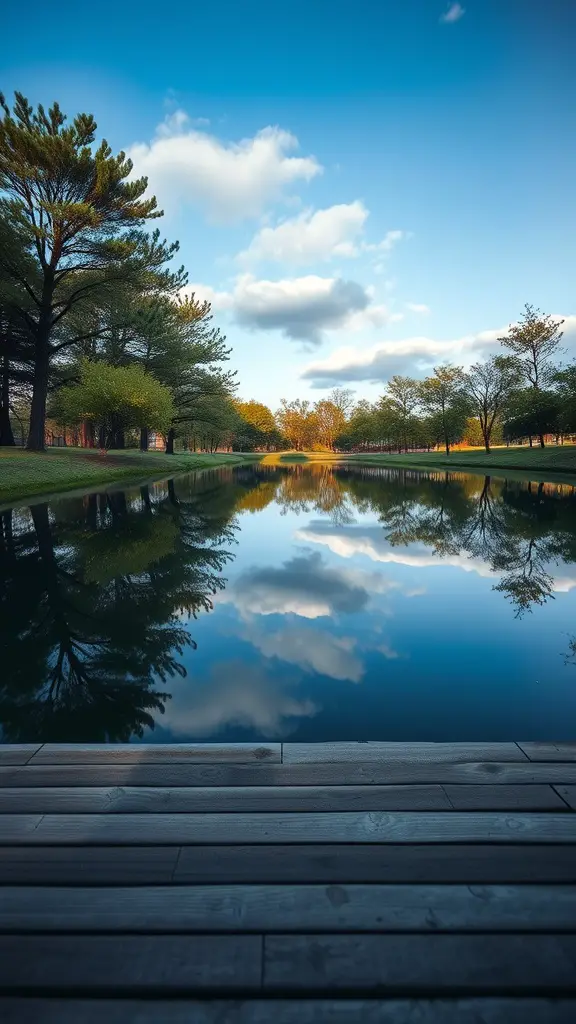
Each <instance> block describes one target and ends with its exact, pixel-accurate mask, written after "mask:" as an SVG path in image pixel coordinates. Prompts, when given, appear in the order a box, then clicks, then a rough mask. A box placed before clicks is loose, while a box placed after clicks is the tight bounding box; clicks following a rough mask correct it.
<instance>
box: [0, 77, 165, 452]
mask: <svg viewBox="0 0 576 1024" xmlns="http://www.w3.org/2000/svg"><path fill="white" fill-rule="evenodd" d="M0 105H1V106H2V108H3V111H4V116H3V117H2V118H1V119H0V193H2V196H3V198H2V199H1V200H0V217H2V218H4V219H6V220H8V221H9V222H10V223H11V224H12V225H13V226H14V227H15V229H17V230H18V231H20V232H21V233H22V235H23V236H24V238H25V242H26V248H27V252H28V253H29V256H30V259H31V263H32V266H30V267H28V269H27V270H23V268H22V261H21V259H20V258H16V257H15V256H14V254H13V253H11V251H10V249H8V250H5V249H4V248H2V250H1V251H0V271H1V272H2V273H3V274H4V275H7V276H8V277H10V278H11V279H12V280H13V281H14V283H15V284H17V285H18V286H19V287H20V288H21V289H22V290H23V292H24V293H25V294H26V302H27V303H29V304H30V308H25V307H24V306H23V304H22V303H20V304H18V302H17V300H15V299H14V300H13V311H15V312H16V313H17V314H18V315H20V316H21V317H22V320H23V321H24V323H25V324H26V328H27V331H28V333H29V336H30V341H31V344H32V346H33V349H34V381H33V390H32V405H31V415H30V432H29V436H28V448H30V449H32V450H37V451H38V450H42V449H43V447H44V432H45V420H46V399H47V394H48V386H49V380H50V375H51V370H52V365H53V362H54V360H55V359H57V358H59V357H60V356H61V354H62V351H63V350H64V349H66V348H67V347H68V346H70V345H73V344H74V343H75V341H76V338H75V336H74V332H73V331H69V330H66V319H67V317H68V316H69V314H70V312H71V311H72V310H75V311H76V312H77V313H78V311H79V310H80V309H82V308H84V307H85V308H89V306H90V303H92V302H94V301H95V300H96V299H97V298H98V296H102V295H104V294H106V293H108V292H109V291H110V289H113V288H115V287H118V285H119V284H123V285H126V284H127V283H129V282H132V283H133V284H134V286H138V287H139V288H140V289H142V288H143V287H146V284H148V285H149V286H150V285H151V284H152V281H153V279H154V276H155V275H164V278H165V284H166V286H167V287H168V288H169V289H172V290H174V289H176V288H177V287H179V286H181V284H183V283H184V280H185V277H184V274H183V271H179V272H178V273H177V274H175V275H174V274H170V273H169V272H168V271H167V270H165V266H166V263H167V261H169V260H170V259H171V258H172V257H173V256H174V255H175V253H176V251H177V249H178V245H177V244H173V245H167V244H166V243H165V242H162V241H161V240H160V237H159V233H158V232H157V231H156V232H154V234H153V235H152V236H150V237H149V236H147V235H146V234H145V233H144V232H143V231H142V230H141V228H142V225H144V224H145V222H146V221H148V220H151V219H155V218H157V217H160V216H161V215H162V213H161V211H160V210H158V209H157V204H156V199H155V198H154V197H150V198H144V193H145V192H146V189H147V185H148V182H147V179H146V178H138V179H135V180H129V177H130V174H131V171H132V162H131V161H130V160H128V159H126V155H125V154H124V153H123V152H120V153H119V154H118V155H117V156H114V155H113V154H112V150H111V148H110V146H109V145H108V143H107V142H106V141H105V140H103V141H102V142H101V143H100V145H99V146H98V147H97V148H95V145H94V143H95V138H96V131H97V125H96V122H95V120H94V118H93V116H92V115H91V114H78V115H77V116H76V117H75V118H74V120H73V122H72V123H71V124H69V125H67V124H66V117H65V115H64V114H63V113H62V111H61V110H60V107H59V106H58V104H57V103H54V105H53V106H52V107H50V109H49V110H48V111H45V109H44V107H43V106H42V105H41V104H39V105H38V107H37V109H36V111H34V110H33V108H32V106H31V105H30V104H29V102H28V100H27V99H26V98H25V97H24V96H23V95H22V93H18V92H17V93H16V94H15V103H14V106H13V109H12V111H11V110H10V108H9V106H8V104H7V103H6V101H5V99H4V96H3V95H2V94H0Z"/></svg>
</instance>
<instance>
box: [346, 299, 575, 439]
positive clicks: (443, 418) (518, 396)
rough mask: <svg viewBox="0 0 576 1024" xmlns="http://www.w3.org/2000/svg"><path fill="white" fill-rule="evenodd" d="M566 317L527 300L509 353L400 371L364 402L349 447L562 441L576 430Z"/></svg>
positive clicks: (506, 340)
mask: <svg viewBox="0 0 576 1024" xmlns="http://www.w3.org/2000/svg"><path fill="white" fill-rule="evenodd" d="M562 323H563V321H560V322H558V321H557V320H556V319H554V318H553V317H552V316H549V315H547V314H543V313H541V312H540V310H538V309H534V307H533V306H530V305H526V306H525V309H524V313H523V315H522V317H521V318H520V320H519V321H518V323H515V324H512V325H511V326H510V328H509V330H508V333H507V334H506V335H504V336H503V337H501V338H499V339H498V340H499V342H500V344H501V347H502V349H503V352H502V354H498V355H492V356H490V357H489V358H488V359H486V360H485V361H484V362H477V363H475V364H474V365H473V366H471V367H470V368H469V369H468V370H464V369H463V368H462V367H460V366H453V365H449V364H444V365H442V366H437V367H435V369H434V371H433V373H432V374H431V375H430V376H429V377H427V378H426V379H425V380H416V379H414V378H412V377H404V376H400V375H395V376H393V377H391V379H390V380H389V381H388V383H387V385H386V388H385V391H384V394H383V395H382V397H381V398H380V399H379V400H378V401H377V402H375V403H373V404H370V403H369V402H360V403H358V405H357V406H356V408H355V409H354V411H353V414H352V416H351V418H350V420H349V422H348V424H347V429H346V431H345V432H344V433H343V434H342V435H340V437H339V438H338V444H339V446H340V447H342V448H344V449H352V448H368V449H370V448H374V447H377V448H380V449H384V450H389V451H392V450H396V451H398V452H402V451H409V450H411V449H419V450H422V449H427V450H428V451H429V450H430V449H432V448H436V447H443V448H444V449H445V451H446V453H447V454H449V453H450V449H451V447H452V446H453V445H455V444H458V443H461V442H467V443H469V444H471V445H482V446H483V447H484V448H485V449H486V451H487V452H489V451H490V449H491V446H492V445H493V444H495V443H502V441H505V442H507V443H511V442H516V443H517V442H523V441H528V443H529V444H530V446H532V445H533V443H534V441H535V440H536V441H537V443H539V444H540V445H541V447H544V446H545V444H546V440H545V439H546V436H549V435H553V436H554V437H555V438H556V439H562V438H564V437H565V436H566V435H572V434H574V433H575V432H576V364H572V365H571V366H568V367H563V366H562V365H561V364H560V363H559V362H558V359H559V356H560V355H561V349H560V342H561V339H562V331H561V326H562Z"/></svg>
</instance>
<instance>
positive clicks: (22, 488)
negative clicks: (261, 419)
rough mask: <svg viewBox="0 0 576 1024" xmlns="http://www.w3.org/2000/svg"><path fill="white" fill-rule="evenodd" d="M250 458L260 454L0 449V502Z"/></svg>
mask: <svg viewBox="0 0 576 1024" xmlns="http://www.w3.org/2000/svg"><path fill="white" fill-rule="evenodd" d="M255 458H259V456H254V455H252V456H250V455H236V454H215V455H205V454H202V453H199V454H192V453H183V452H178V453H176V454H175V455H165V454H164V452H139V451H122V452H120V451H118V452H109V453H108V455H101V454H100V452H99V451H97V450H91V449H88V448H49V449H48V450H47V451H46V452H27V451H24V450H23V449H22V448H0V504H7V503H8V502H10V501H17V500H18V499H20V498H28V497H31V496H36V495H41V494H56V493H58V492H59V491H73V490H77V489H82V488H89V487H95V486H97V485H98V484H107V485H110V484H117V483H121V482H122V481H124V480H126V481H130V480H144V479H146V478H150V477H162V476H172V475H173V474H174V473H179V472H185V471H186V470H194V469H210V468H212V467H214V466H224V465H229V464H237V463H240V462H246V461H249V460H251V459H255Z"/></svg>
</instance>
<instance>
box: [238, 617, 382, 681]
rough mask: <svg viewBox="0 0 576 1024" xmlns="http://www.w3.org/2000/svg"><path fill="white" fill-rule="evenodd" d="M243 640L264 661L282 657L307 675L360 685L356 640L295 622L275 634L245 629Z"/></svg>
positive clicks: (361, 671) (253, 626) (256, 628)
mask: <svg viewBox="0 0 576 1024" xmlns="http://www.w3.org/2000/svg"><path fill="white" fill-rule="evenodd" d="M242 638H243V639H244V640H247V641H249V642H250V643H251V644H253V645H254V647H256V648H257V649H258V650H259V651H260V653H261V654H263V655H264V657H265V658H279V659H280V660H281V661H285V662H288V663H289V664H292V665H297V666H298V667H299V668H301V669H303V670H304V672H314V673H318V674H319V675H322V676H328V677H329V678H330V679H342V680H344V679H348V680H350V682H352V683H358V682H360V680H361V678H362V676H363V674H364V666H363V664H362V661H361V660H360V658H358V656H357V655H356V654H355V653H354V648H355V646H356V640H355V638H353V637H348V636H334V634H332V633H328V632H326V631H325V630H322V629H315V628H313V627H310V626H302V625H300V624H299V623H292V624H289V625H287V626H286V627H284V628H283V629H281V630H278V631H276V632H273V633H268V632H264V630H262V629H259V628H258V627H257V626H256V625H250V626H248V627H245V629H244V630H243V633H242Z"/></svg>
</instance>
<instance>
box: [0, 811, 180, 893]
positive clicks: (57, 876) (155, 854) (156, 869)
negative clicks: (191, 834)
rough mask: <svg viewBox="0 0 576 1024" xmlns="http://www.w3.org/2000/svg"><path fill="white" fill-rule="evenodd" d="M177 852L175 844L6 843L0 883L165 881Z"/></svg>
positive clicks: (1, 849) (1, 851) (0, 852)
mask: <svg viewBox="0 0 576 1024" xmlns="http://www.w3.org/2000/svg"><path fill="white" fill-rule="evenodd" d="M1 827H2V822H1V821H0V830H1ZM0 841H1V840H0ZM179 853H180V847H178V846H112V847H105V846H98V847H94V848H92V847H90V846H79V847H76V846H5V847H0V885H6V884H10V885H54V884H56V885H102V884H107V885H156V884H161V883H162V884H168V883H170V882H171V881H172V876H173V874H174V871H175V869H176V863H177V861H178V856H179Z"/></svg>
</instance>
